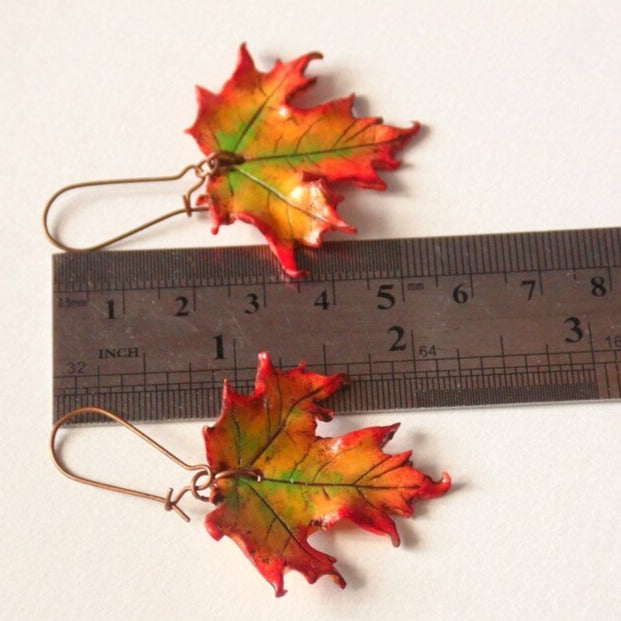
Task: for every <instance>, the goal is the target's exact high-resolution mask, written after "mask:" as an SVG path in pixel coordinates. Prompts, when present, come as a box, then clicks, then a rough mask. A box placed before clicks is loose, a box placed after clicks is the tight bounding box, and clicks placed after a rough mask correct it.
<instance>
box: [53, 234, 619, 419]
mask: <svg viewBox="0 0 621 621" xmlns="http://www.w3.org/2000/svg"><path fill="white" fill-rule="evenodd" d="M300 255H301V261H300V264H301V265H302V266H303V267H305V268H307V269H309V270H310V273H311V276H310V277H309V278H308V279H304V280H301V281H299V282H298V281H291V280H290V279H289V278H288V277H286V276H283V275H282V273H281V272H280V270H279V268H278V266H277V264H276V261H274V260H273V257H272V256H271V254H270V253H269V251H268V250H267V248H266V247H237V248H201V249H182V250H152V251H129V252H100V253H91V254H60V255H55V256H54V299H53V305H54V411H55V416H56V417H59V416H60V415H61V414H62V413H63V412H66V411H68V410H70V409H72V408H74V407H78V406H82V405H96V406H99V407H104V408H107V409H111V410H113V411H116V412H119V413H121V414H123V416H126V417H128V418H130V419H133V420H169V419H191V418H207V417H213V416H215V415H216V414H217V413H218V410H219V403H220V393H221V390H222V380H223V379H224V378H229V379H230V380H231V382H232V384H233V386H234V387H236V388H237V390H239V391H250V390H251V389H252V386H253V382H254V374H255V367H256V357H257V353H258V352H260V351H262V350H268V351H269V352H270V353H271V355H272V358H273V359H274V360H275V361H278V362H279V363H280V365H281V366H282V367H292V366H295V365H297V364H298V362H299V361H300V360H301V359H305V360H306V361H307V363H308V366H309V368H311V369H314V370H317V371H319V372H322V373H332V372H336V371H343V372H346V373H348V374H349V375H350V377H351V378H352V385H351V387H350V388H349V389H348V390H345V391H343V392H342V393H341V394H340V395H338V396H337V397H335V401H334V403H333V405H334V407H336V408H338V410H339V411H369V410H385V409H401V408H404V409H411V408H419V407H436V406H465V405H483V404H501V403H525V402H543V401H572V400H579V399H618V398H620V397H621V229H619V228H614V229H594V230H577V231H555V232H545V233H522V234H507V235H481V236H467V237H444V238H427V239H391V240H374V241H354V242H351V241H349V242H335V243H328V244H325V245H324V247H323V248H322V249H321V251H319V252H313V251H302V252H301V253H300Z"/></svg>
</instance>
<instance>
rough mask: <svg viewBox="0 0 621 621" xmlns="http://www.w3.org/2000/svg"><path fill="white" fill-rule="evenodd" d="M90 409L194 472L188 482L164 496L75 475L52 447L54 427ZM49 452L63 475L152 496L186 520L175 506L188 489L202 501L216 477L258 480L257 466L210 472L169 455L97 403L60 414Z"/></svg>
mask: <svg viewBox="0 0 621 621" xmlns="http://www.w3.org/2000/svg"><path fill="white" fill-rule="evenodd" d="M91 412H94V413H95V414H100V415H101V416H104V417H106V418H109V419H110V420H113V421H114V422H116V423H118V424H119V425H123V427H125V428H126V429H129V430H130V431H131V432H132V433H134V434H136V435H137V436H138V437H139V438H141V439H142V440H144V441H145V442H146V443H147V444H150V445H151V446H152V447H153V448H155V449H157V450H158V451H159V452H160V453H162V454H163V455H165V456H166V457H168V459H170V460H171V461H173V462H175V463H176V464H177V465H178V466H181V468H183V469H184V470H189V471H191V472H194V473H195V474H194V476H193V477H192V480H191V481H190V484H189V485H186V486H185V487H183V488H181V489H180V490H179V491H178V492H177V494H175V492H174V490H173V488H172V487H171V488H169V489H168V492H167V493H166V495H165V496H158V495H156V494H150V493H148V492H141V491H139V490H136V489H132V488H129V487H123V486H120V485H112V484H111V483H104V482H103V481H97V480H95V479H88V478H86V477H82V476H79V475H77V474H74V473H73V472H70V471H69V470H68V469H67V468H66V467H65V465H64V464H63V463H62V461H61V460H60V458H59V456H58V453H57V451H56V434H57V433H58V430H59V429H60V428H61V427H62V426H63V425H65V424H66V423H68V422H69V421H70V420H71V419H72V418H75V417H76V416H80V415H81V414H87V413H91ZM50 452H51V454H52V459H53V461H54V464H55V465H56V467H57V468H58V469H59V470H60V472H62V473H63V474H64V475H65V476H66V477H68V478H70V479H72V480H73V481H77V482H78V483H84V484H85V485H91V486H93V487H99V488H101V489H106V490H109V491H112V492H119V493H121V494H129V495H130V496H138V497H139V498H146V499H147V500H153V501H155V502H159V503H162V504H163V505H164V509H165V510H166V511H175V512H176V513H177V515H179V517H181V518H182V519H183V520H185V521H186V522H189V521H190V517H189V516H188V514H187V513H185V511H183V509H181V508H180V507H179V501H180V500H181V499H182V498H183V497H184V496H185V495H186V494H187V493H188V492H190V493H191V494H192V496H194V498H196V499H197V500H200V501H202V502H209V501H210V499H209V497H208V496H203V495H202V494H201V493H200V492H202V491H204V490H206V489H210V488H211V487H213V486H214V485H216V484H217V482H218V481H220V480H222V479H226V478H232V477H239V476H243V477H251V478H253V479H255V480H256V481H261V479H262V475H261V473H260V472H259V471H258V470H253V469H251V468H232V469H229V470H222V471H220V472H214V471H213V470H212V469H211V468H210V467H209V466H208V465H207V464H195V465H190V464H186V463H185V462H184V461H183V460H181V459H179V458H178V457H177V456H176V455H173V453H171V452H170V451H169V450H168V449H165V448H164V447H163V446H162V445H161V444H159V443H158V442H156V441H155V440H154V439H153V438H151V437H149V436H148V435H147V434H146V433H144V432H142V431H140V429H138V428H137V427H135V426H134V425H132V424H131V423H130V422H129V421H127V420H125V419H124V418H123V417H121V416H119V415H118V414H114V413H113V412H109V411H108V410H104V409H102V408H98V407H92V406H85V407H80V408H76V409H75V410H71V412H68V413H67V414H65V415H64V416H62V417H61V418H60V419H59V420H58V421H57V422H56V424H55V425H54V427H53V428H52V434H51V436H50ZM203 477H205V480H204V481H202V482H199V481H200V479H201V478H203Z"/></svg>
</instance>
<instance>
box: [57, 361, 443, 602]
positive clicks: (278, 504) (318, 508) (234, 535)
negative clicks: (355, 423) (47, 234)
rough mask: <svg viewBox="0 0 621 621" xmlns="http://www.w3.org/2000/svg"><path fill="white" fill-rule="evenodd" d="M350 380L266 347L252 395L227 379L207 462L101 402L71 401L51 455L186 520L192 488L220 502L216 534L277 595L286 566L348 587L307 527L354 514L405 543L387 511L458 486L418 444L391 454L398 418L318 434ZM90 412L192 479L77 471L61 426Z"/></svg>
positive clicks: (214, 517) (210, 521) (398, 511)
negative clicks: (166, 482) (150, 488)
mask: <svg viewBox="0 0 621 621" xmlns="http://www.w3.org/2000/svg"><path fill="white" fill-rule="evenodd" d="M345 381H346V378H345V376H344V375H342V374H340V373H337V374H335V375H329V376H324V375H319V374H317V373H312V372H310V371H308V370H307V369H306V368H305V366H304V364H303V363H301V364H300V365H299V366H298V367H297V368H295V369H291V370H289V371H281V370H279V369H275V368H274V367H273V365H272V362H271V360H270V358H269V356H268V355H267V354H266V353H262V354H259V364H258V370H257V377H256V383H255V389H254V392H252V394H250V395H242V394H239V393H237V392H236V391H235V390H234V389H233V388H231V386H230V385H229V384H228V383H227V382H225V384H224V393H223V398H222V410H221V413H220V416H219V418H218V419H217V421H216V422H215V423H214V424H213V425H211V426H206V427H205V428H204V431H203V436H204V440H205V447H206V453H207V463H206V464H197V465H189V464H187V463H185V462H184V461H182V460H180V459H179V458H178V457H176V456H175V455H173V454H172V453H170V451H168V450H166V449H165V448H164V447H163V446H162V445H160V444H159V443H157V442H155V440H153V439H152V438H150V437H149V436H147V435H146V434H144V433H143V432H142V431H140V430H139V429H137V428H136V427H134V426H133V425H131V424H130V423H129V422H127V421H126V420H124V419H123V418H121V417H120V416H118V415H116V414H113V413H111V412H108V411H106V410H102V409H100V408H95V407H83V408H78V409H77V410H73V411H72V412H69V413H68V414H65V415H64V416H63V417H62V418H61V419H60V420H59V421H58V422H57V423H56V424H55V425H54V428H53V430H52V435H51V438H50V448H51V452H52V457H53V459H54V462H55V464H56V466H57V467H58V468H59V470H60V471H61V472H62V473H63V474H64V475H66V476H68V477H69V478H71V479H73V480H75V481H78V482H80V483H86V484H88V485H93V486H95V487H100V488H104V489H107V490H111V491H116V492H121V493H124V494H130V495H132V496H138V497H141V498H146V499H149V500H153V501H156V502H160V503H162V504H163V505H164V508H165V509H166V510H167V511H171V510H173V511H175V512H176V513H177V514H178V515H180V516H181V517H182V518H183V519H184V520H186V521H189V519H190V518H189V516H188V515H187V514H186V513H185V512H184V511H183V510H182V509H181V508H180V507H179V501H180V500H181V499H182V498H183V497H184V496H185V495H186V494H187V493H190V494H191V495H192V496H194V498H196V499H197V500H200V501H203V502H211V503H213V504H215V505H216V508H215V509H214V510H213V511H211V512H210V513H208V514H207V516H206V518H205V526H206V527H207V531H208V532H209V534H210V535H211V536H212V537H213V538H214V539H216V540H218V539H221V538H222V537H223V536H225V535H226V536H227V537H230V538H231V539H232V540H233V541H235V543H237V545H238V546H239V547H240V548H241V549H242V551H243V552H244V554H245V555H246V556H247V557H248V558H249V559H250V561H251V562H252V563H253V564H254V565H255V567H256V568H257V569H258V571H259V572H260V573H261V574H262V575H263V577H264V578H265V579H266V580H267V581H268V582H269V583H270V584H271V585H272V586H273V587H274V590H275V593H276V595H277V596H281V595H284V594H285V589H284V574H285V572H286V571H288V570H296V571H298V572H300V573H301V574H303V575H304V577H305V578H306V579H307V580H308V582H310V583H313V582H315V581H316V580H317V579H318V578H320V577H321V576H330V577H331V578H332V580H333V581H334V582H335V583H336V584H337V585H338V586H340V587H341V588H344V587H345V584H346V583H345V579H344V578H343V576H342V575H341V574H340V573H339V571H338V570H337V569H336V567H335V562H336V559H335V558H333V557H332V556H329V555H328V554H326V553H324V552H321V551H320V550H317V549H316V548H313V547H312V546H311V545H310V544H309V542H308V538H309V536H311V535H312V534H313V533H314V532H316V531H318V530H320V529H322V530H326V529H328V528H330V527H331V526H334V525H335V524H336V523H337V522H339V521H341V520H345V519H347V520H349V521H351V522H353V523H354V524H356V525H357V526H360V527H361V528H363V529H365V530H367V531H369V532H371V533H374V534H377V535H382V534H384V535H388V537H389V538H390V539H391V541H392V543H393V544H394V545H395V546H397V545H399V534H398V533H397V529H396V526H395V523H394V522H393V520H392V519H391V518H390V517H389V514H395V515H401V516H410V515H411V514H412V507H411V504H412V502H413V501H414V500H415V499H417V498H434V497H436V496H440V495H442V494H444V493H445V492H446V491H447V490H448V489H449V487H450V485H451V479H450V477H449V475H448V474H446V473H444V474H443V475H442V479H441V480H440V481H437V482H436V481H433V480H432V479H431V478H430V477H429V476H427V475H426V474H423V473H422V472H419V471H418V470H416V469H415V468H414V467H413V466H412V463H411V461H410V455H411V451H406V452H403V453H399V454H397V455H389V454H387V453H384V451H383V450H382V449H383V447H384V446H385V444H386V443H387V442H388V441H389V440H390V439H391V438H392V437H393V435H394V433H395V432H396V430H397V428H398V426H399V425H398V424H397V425H388V426H381V427H368V428H365V429H358V430H356V431H352V432H350V433H347V434H345V435H343V436H340V437H334V438H329V437H328V438H324V437H320V436H317V435H316V433H315V432H316V427H317V420H322V421H326V422H327V421H330V420H331V419H332V417H333V415H334V412H332V411H331V410H329V409H327V408H325V407H322V406H321V405H320V404H319V402H321V401H323V400H325V399H327V398H328V397H329V396H330V395H332V394H333V393H334V392H336V391H337V390H339V389H340V388H341V387H342V386H343V384H344V383H345ZM83 413H97V414H101V415H102V416H105V417H106V418H109V419H111V420H113V421H115V422H117V423H120V424H121V425H123V426H125V427H126V428H127V429H129V430H130V431H132V432H133V433H135V434H137V435H138V436H139V437H141V438H142V439H143V440H145V441H146V442H148V443H149V444H150V445H151V446H153V447H154V448H156V449H157V450H159V451H160V452H161V453H163V454H164V455H166V456H167V457H168V458H169V459H171V460H172V461H174V462H175V463H176V464H177V465H179V466H181V467H182V468H184V469H185V470H188V471H191V472H194V475H193V477H192V479H191V482H190V484H189V485H187V486H186V487H184V488H182V489H181V490H180V491H179V492H177V493H176V494H175V493H174V491H173V490H172V489H169V490H168V493H167V494H166V495H165V496H158V495H155V494H149V493H146V492H141V491H138V490H134V489H129V488H125V487H120V486H116V485H110V484H107V483H102V482H100V481H96V480H93V479H86V478H84V477H80V476H77V475H75V474H73V473H71V472H69V471H68V470H67V469H66V468H65V466H64V465H63V464H62V462H61V460H60V459H59V457H58V454H57V452H56V435H57V433H58V431H59V429H60V428H61V427H62V426H63V425H64V424H65V423H67V422H69V421H70V420H72V419H73V418H75V417H77V416H79V415H80V414H83ZM203 492H205V493H203Z"/></svg>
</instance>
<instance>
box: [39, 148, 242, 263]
mask: <svg viewBox="0 0 621 621" xmlns="http://www.w3.org/2000/svg"><path fill="white" fill-rule="evenodd" d="M223 155H224V154H223V153H213V154H211V155H210V156H209V157H207V158H206V159H204V160H202V161H200V162H199V163H198V164H190V165H189V166H186V167H185V168H184V169H183V170H182V171H181V172H180V173H178V174H176V175H170V176H164V177H136V178H129V179H105V180H102V181H83V182H81V183H73V184H71V185H67V186H65V187H64V188H61V189H60V190H58V192H56V193H55V194H54V195H53V196H52V197H51V198H50V200H49V201H48V202H47V204H46V206H45V209H44V210H43V230H44V231H45V235H46V237H47V238H48V239H49V240H50V242H51V243H52V244H54V245H55V246H56V247H57V248H60V249H61V250H65V251H67V252H92V251H94V250H101V249H102V248H105V247H107V246H110V245H111V244H114V243H116V242H118V241H121V240H122V239H125V238H127V237H130V236H131V235H135V234H136V233H139V232H140V231H144V230H145V229H147V228H149V227H151V226H153V225H155V224H159V223H160V222H162V221H164V220H168V218H172V217H173V216H178V215H179V214H182V213H185V214H186V215H188V216H191V215H192V214H193V213H195V212H201V211H209V207H192V195H193V194H194V192H196V190H198V189H199V188H200V187H201V185H203V183H204V182H205V180H206V179H207V177H209V176H210V175H213V174H215V173H216V171H217V170H218V169H219V167H221V166H222V164H223V163H224V161H226V164H225V165H231V164H229V163H228V162H229V161H230V160H226V158H224V159H223ZM190 171H193V172H194V174H195V175H196V176H197V177H198V181H197V182H196V183H195V184H194V185H192V187H191V188H190V189H189V190H188V191H187V192H186V193H185V194H183V197H182V198H183V209H175V210H174V211H171V212H169V213H166V214H164V215H162V216H160V217H158V218H155V219H153V220H149V221H148V222H145V223H144V224H141V225H140V226H137V227H135V228H133V229H130V230H129V231H126V232H124V233H121V234H120V235H116V236H114V237H112V238H110V239H108V240H106V241H104V242H101V243H99V244H95V245H93V246H88V247H86V248H76V247H74V246H69V245H68V244H65V243H64V242H61V241H60V240H59V239H57V238H56V237H54V235H53V234H52V233H51V231H50V228H49V225H48V217H49V213H50V210H51V208H52V205H53V204H54V203H55V202H56V200H57V199H58V198H59V197H60V196H62V195H63V194H65V193H67V192H70V191H72V190H78V189H80V188H92V187H99V186H106V185H125V184H135V183H156V182H162V181H176V180H177V179H181V177H183V176H184V175H186V174H187V173H188V172H190Z"/></svg>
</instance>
